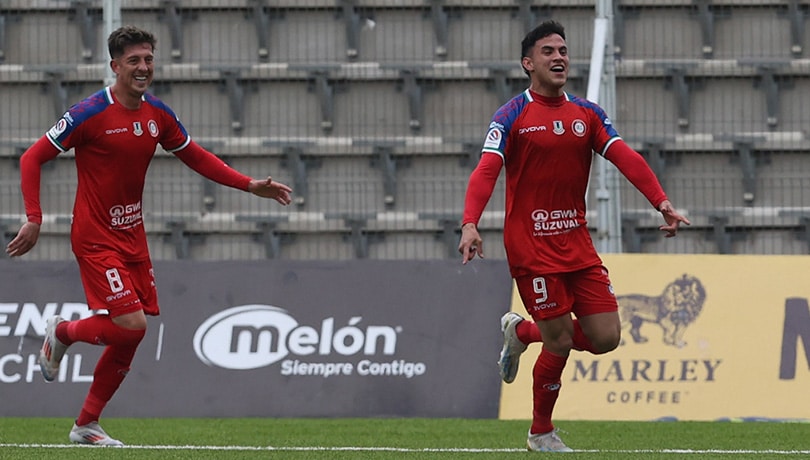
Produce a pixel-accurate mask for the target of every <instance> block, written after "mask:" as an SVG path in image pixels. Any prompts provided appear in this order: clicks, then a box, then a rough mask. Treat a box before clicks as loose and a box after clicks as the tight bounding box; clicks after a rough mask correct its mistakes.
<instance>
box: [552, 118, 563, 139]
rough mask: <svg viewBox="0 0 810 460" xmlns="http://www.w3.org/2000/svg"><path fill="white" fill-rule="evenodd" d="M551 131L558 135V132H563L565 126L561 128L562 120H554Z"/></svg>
mask: <svg viewBox="0 0 810 460" xmlns="http://www.w3.org/2000/svg"><path fill="white" fill-rule="evenodd" d="M553 132H554V134H556V135H558V136H559V135H560V134H563V133H565V128H563V122H562V120H554V130H553Z"/></svg>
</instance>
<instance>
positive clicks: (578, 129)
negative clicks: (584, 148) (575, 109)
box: [571, 120, 587, 137]
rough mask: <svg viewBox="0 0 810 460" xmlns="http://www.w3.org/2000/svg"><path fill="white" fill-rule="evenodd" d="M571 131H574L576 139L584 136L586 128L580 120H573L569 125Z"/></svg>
mask: <svg viewBox="0 0 810 460" xmlns="http://www.w3.org/2000/svg"><path fill="white" fill-rule="evenodd" d="M571 129H572V130H573V131H574V134H575V135H576V136H577V137H582V136H584V135H585V131H587V126H586V125H585V122H584V121H582V120H574V121H573V122H572V123H571Z"/></svg>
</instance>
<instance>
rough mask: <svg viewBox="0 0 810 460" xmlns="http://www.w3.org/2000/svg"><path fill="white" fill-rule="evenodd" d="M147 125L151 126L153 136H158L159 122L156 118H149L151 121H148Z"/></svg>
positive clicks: (150, 130) (150, 131) (150, 132)
mask: <svg viewBox="0 0 810 460" xmlns="http://www.w3.org/2000/svg"><path fill="white" fill-rule="evenodd" d="M147 125H148V126H149V134H151V135H152V137H158V125H157V122H156V121H155V120H149V123H147Z"/></svg>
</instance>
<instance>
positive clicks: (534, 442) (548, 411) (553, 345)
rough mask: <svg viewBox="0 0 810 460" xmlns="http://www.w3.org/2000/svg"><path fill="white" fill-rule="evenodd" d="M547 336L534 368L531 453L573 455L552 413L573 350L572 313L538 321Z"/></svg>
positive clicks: (528, 440)
mask: <svg viewBox="0 0 810 460" xmlns="http://www.w3.org/2000/svg"><path fill="white" fill-rule="evenodd" d="M536 323H537V326H538V327H539V328H540V330H541V333H542V334H543V336H544V337H546V341H545V342H543V348H542V350H541V351H540V355H539V356H538V357H537V361H535V363H534V368H533V369H532V377H533V380H532V402H533V407H532V425H531V428H530V429H529V436H528V439H527V445H528V448H529V450H537V451H553V452H570V451H571V449H570V448H568V446H566V445H565V443H563V442H562V440H561V439H560V438H559V436H558V435H557V433H556V430H555V428H554V423H553V422H552V414H553V412H554V407H555V405H556V404H557V398H558V397H559V395H560V389H561V388H562V373H563V369H565V364H566V362H567V361H568V355H569V353H570V351H571V344H572V334H573V320H572V319H571V315H570V314H564V315H561V316H558V317H556V318H551V319H541V320H537V321H536Z"/></svg>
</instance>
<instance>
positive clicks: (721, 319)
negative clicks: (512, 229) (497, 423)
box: [500, 254, 810, 420]
mask: <svg viewBox="0 0 810 460" xmlns="http://www.w3.org/2000/svg"><path fill="white" fill-rule="evenodd" d="M603 260H604V262H605V265H606V266H607V268H608V269H609V271H610V278H611V281H612V283H613V287H614V290H615V293H616V296H617V299H618V303H619V313H620V316H621V320H622V338H623V341H622V344H621V345H620V346H619V347H618V348H617V349H616V350H614V351H612V352H610V353H607V354H603V355H598V356H597V355H591V354H589V353H586V352H577V351H573V352H572V353H571V356H570V358H569V360H568V363H567V365H566V369H565V371H564V374H563V378H562V389H561V393H560V397H559V399H558V402H557V405H556V408H555V418H556V419H560V420H564V419H569V420H659V419H678V420H720V419H738V418H772V419H810V404H808V403H807V401H808V399H807V398H808V396H807V394H808V389H810V306H809V304H810V283H809V282H808V276H809V275H808V274H810V258H809V257H805V256H719V255H676V256H662V255H635V254H610V255H604V256H603ZM512 309H513V311H516V312H518V313H520V314H521V315H523V316H524V317H526V312H525V310H524V308H523V306H522V304H521V303H520V299H519V297H518V296H517V295H516V294H515V295H514V296H513V300H512ZM540 349H541V344H539V343H538V344H532V345H531V346H530V347H529V349H528V350H527V351H526V352H525V353H524V354H523V355H522V357H521V364H520V371H519V373H518V376H517V379H516V380H515V382H513V383H512V384H509V385H503V390H502V399H501V411H500V416H501V418H505V419H530V418H531V397H532V396H531V371H532V367H533V365H534V361H535V359H536V357H537V354H538V353H539V352H540Z"/></svg>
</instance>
